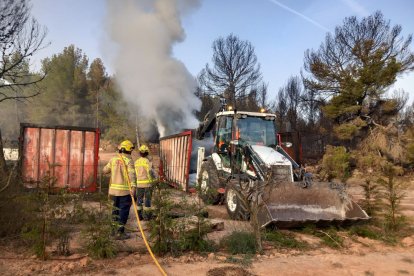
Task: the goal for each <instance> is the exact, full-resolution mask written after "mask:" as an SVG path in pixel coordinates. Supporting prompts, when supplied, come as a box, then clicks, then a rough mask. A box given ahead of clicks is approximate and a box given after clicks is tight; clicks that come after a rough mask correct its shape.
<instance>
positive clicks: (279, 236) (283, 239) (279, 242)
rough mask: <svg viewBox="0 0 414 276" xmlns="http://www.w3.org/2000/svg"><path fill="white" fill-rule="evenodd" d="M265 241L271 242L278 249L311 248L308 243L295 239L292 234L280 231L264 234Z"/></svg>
mask: <svg viewBox="0 0 414 276" xmlns="http://www.w3.org/2000/svg"><path fill="white" fill-rule="evenodd" d="M263 239H264V240H265V241H269V242H271V243H272V244H273V245H274V246H276V247H277V248H294V249H306V248H308V246H309V245H308V243H307V242H305V241H298V240H297V239H295V236H294V235H293V234H292V233H290V232H282V231H278V230H271V231H266V232H264V233H263Z"/></svg>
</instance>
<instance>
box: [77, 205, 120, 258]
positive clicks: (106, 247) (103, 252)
mask: <svg viewBox="0 0 414 276" xmlns="http://www.w3.org/2000/svg"><path fill="white" fill-rule="evenodd" d="M100 203H101V204H100V207H99V209H98V210H96V211H95V210H92V211H90V212H85V213H84V218H85V221H84V223H85V224H86V228H85V229H84V230H83V231H82V237H83V239H84V240H85V244H84V246H85V248H86V250H87V251H88V253H89V255H90V256H92V257H94V258H97V259H106V258H113V257H115V256H116V253H117V252H116V247H115V243H114V240H113V239H112V238H111V234H112V233H114V232H115V229H116V228H117V225H114V224H113V221H112V214H111V212H109V211H108V210H111V208H112V202H108V201H104V200H103V199H102V198H101V201H100Z"/></svg>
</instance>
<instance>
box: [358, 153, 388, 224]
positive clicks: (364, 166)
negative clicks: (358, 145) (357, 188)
mask: <svg viewBox="0 0 414 276" xmlns="http://www.w3.org/2000/svg"><path fill="white" fill-rule="evenodd" d="M354 157H355V159H356V160H357V167H358V168H359V169H360V170H361V171H363V172H364V176H365V177H364V183H363V184H361V187H362V189H363V191H364V194H363V195H364V198H363V200H362V204H361V205H362V208H363V209H364V210H365V211H366V212H367V214H368V215H369V216H371V217H373V216H377V215H378V212H379V211H380V210H381V206H382V200H381V185H379V184H378V183H377V181H376V180H377V179H376V178H377V177H376V175H377V170H378V167H379V166H380V165H381V163H382V162H383V159H382V158H380V157H379V156H378V155H376V154H374V153H372V152H365V154H359V153H358V152H356V153H355V154H354Z"/></svg>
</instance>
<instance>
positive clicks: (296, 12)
mask: <svg viewBox="0 0 414 276" xmlns="http://www.w3.org/2000/svg"><path fill="white" fill-rule="evenodd" d="M269 1H270V2H272V3H273V4H276V5H278V6H279V7H281V8H283V9H285V10H287V11H289V12H291V13H293V14H296V15H298V16H300V17H302V18H303V19H305V20H306V21H308V22H309V23H312V24H313V25H315V26H316V27H318V28H320V29H322V30H324V31H327V32H329V29H328V28H326V27H325V26H323V25H321V24H319V23H318V22H316V21H315V20H313V19H312V18H309V17H307V16H306V15H304V14H302V13H300V12H298V11H295V10H293V9H291V8H289V7H288V6H285V5H283V4H282V3H280V2H279V1H276V0H269Z"/></svg>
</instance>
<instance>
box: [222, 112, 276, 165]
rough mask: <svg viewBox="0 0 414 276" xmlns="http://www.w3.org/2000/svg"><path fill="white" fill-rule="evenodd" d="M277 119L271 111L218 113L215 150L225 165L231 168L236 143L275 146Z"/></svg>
mask: <svg viewBox="0 0 414 276" xmlns="http://www.w3.org/2000/svg"><path fill="white" fill-rule="evenodd" d="M275 119H276V116H275V115H273V114H269V113H259V112H246V111H245V112H240V111H237V112H234V111H222V112H219V113H217V116H216V135H215V147H214V152H217V153H218V155H219V156H220V158H221V161H222V164H223V167H224V168H230V153H231V150H232V145H234V144H239V145H251V146H254V145H259V146H265V147H272V148H274V147H275V146H276V144H277V139H276V138H277V134H276V124H275ZM233 148H234V147H233Z"/></svg>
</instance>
